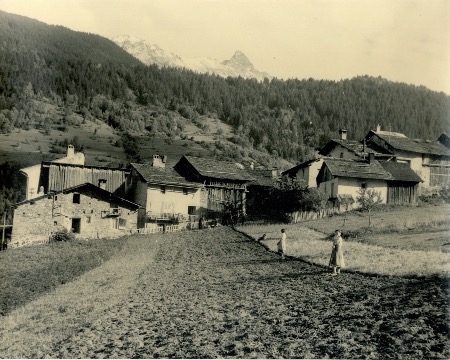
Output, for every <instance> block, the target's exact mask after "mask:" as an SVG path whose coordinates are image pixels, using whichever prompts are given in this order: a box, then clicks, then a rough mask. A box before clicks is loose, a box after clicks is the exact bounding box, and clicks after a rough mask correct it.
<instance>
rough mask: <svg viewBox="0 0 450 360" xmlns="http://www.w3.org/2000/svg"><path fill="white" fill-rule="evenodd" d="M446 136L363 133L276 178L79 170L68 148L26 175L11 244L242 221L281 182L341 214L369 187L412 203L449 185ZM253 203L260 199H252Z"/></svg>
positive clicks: (159, 164) (191, 166)
mask: <svg viewBox="0 0 450 360" xmlns="http://www.w3.org/2000/svg"><path fill="white" fill-rule="evenodd" d="M449 144H450V140H449V136H448V134H443V135H441V136H440V137H439V139H438V140H437V141H434V142H430V141H423V140H416V139H410V138H408V137H406V136H405V135H403V134H400V133H395V132H386V131H381V129H380V127H378V128H377V129H376V131H369V133H368V134H367V135H366V136H365V138H364V139H363V140H362V141H360V142H356V141H350V140H347V132H346V131H345V130H341V131H340V138H339V139H333V140H330V141H329V142H328V143H327V144H325V145H324V146H323V147H322V148H320V149H319V150H318V153H317V156H316V157H315V158H314V159H311V160H308V161H305V162H303V163H301V164H299V165H296V166H294V167H292V168H290V169H288V170H286V171H284V172H282V173H281V174H279V172H278V170H277V169H269V170H268V169H255V167H254V165H253V163H251V164H249V165H248V166H247V167H246V166H243V165H240V164H235V163H232V162H223V161H217V160H212V159H204V158H199V157H192V156H183V157H182V158H181V159H180V160H179V161H178V162H177V163H176V164H175V165H174V166H167V158H166V157H165V156H161V155H154V156H153V159H152V162H151V163H145V164H139V163H131V164H130V165H129V166H128V167H127V168H109V167H102V166H87V165H85V164H84V163H85V160H84V155H83V154H81V153H75V151H74V149H73V147H72V146H69V148H68V151H67V156H66V157H64V158H63V159H59V160H56V161H51V162H42V163H41V164H39V165H35V166H31V167H28V168H25V169H22V170H21V171H22V173H23V174H24V175H25V176H26V178H27V189H26V199H25V200H24V201H22V202H20V203H17V204H15V211H14V220H13V232H12V238H11V242H10V244H9V246H11V247H19V246H24V245H29V244H35V243H40V242H47V241H48V240H49V238H50V237H51V236H52V235H53V234H55V233H56V232H58V231H60V230H62V229H65V230H68V231H71V232H73V233H74V234H75V235H76V237H77V238H80V239H93V238H94V239H95V238H111V237H117V236H122V235H124V234H129V233H134V232H146V231H149V230H151V229H154V228H158V227H161V226H163V227H165V226H171V225H172V224H177V228H178V229H182V228H190V229H195V228H198V227H199V226H202V219H203V218H204V216H205V214H207V213H208V212H221V211H223V210H224V209H225V208H227V207H228V208H230V207H231V208H234V209H236V210H237V212H238V213H239V214H240V215H241V216H242V215H245V213H246V206H247V202H248V201H249V200H250V201H252V203H253V204H255V203H257V199H258V198H262V197H263V196H264V193H265V192H267V191H268V189H270V188H271V187H273V186H274V185H275V184H276V182H277V181H279V180H280V178H284V179H285V180H289V179H294V178H296V179H300V180H304V181H305V182H306V184H307V185H308V186H309V187H314V188H318V189H319V190H320V191H322V192H323V193H324V194H326V198H327V199H328V206H329V207H332V208H334V209H336V210H337V211H344V210H348V209H351V208H353V207H355V206H357V204H356V197H357V195H358V193H359V191H360V189H375V190H377V191H379V193H380V194H381V200H382V202H383V203H387V204H416V203H417V200H418V195H419V193H420V191H422V190H423V189H430V188H434V187H439V186H448V185H449V184H450V171H449V168H450V162H449V161H450V149H449ZM255 199H256V201H255Z"/></svg>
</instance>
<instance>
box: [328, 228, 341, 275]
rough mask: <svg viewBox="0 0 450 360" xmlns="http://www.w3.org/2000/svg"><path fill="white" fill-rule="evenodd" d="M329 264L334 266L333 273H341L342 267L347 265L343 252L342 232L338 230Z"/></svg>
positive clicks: (335, 234)
mask: <svg viewBox="0 0 450 360" xmlns="http://www.w3.org/2000/svg"><path fill="white" fill-rule="evenodd" d="M329 266H330V267H332V268H333V273H332V274H331V275H337V274H340V273H341V269H342V268H344V267H345V261H344V253H343V252H342V237H341V232H340V231H339V230H336V231H335V233H334V237H333V250H332V251H331V257H330V263H329Z"/></svg>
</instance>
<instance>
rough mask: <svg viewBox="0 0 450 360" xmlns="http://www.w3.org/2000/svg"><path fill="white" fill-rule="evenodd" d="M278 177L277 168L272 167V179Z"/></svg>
mask: <svg viewBox="0 0 450 360" xmlns="http://www.w3.org/2000/svg"><path fill="white" fill-rule="evenodd" d="M277 177H278V169H277V168H276V167H274V168H272V179H275V178H277Z"/></svg>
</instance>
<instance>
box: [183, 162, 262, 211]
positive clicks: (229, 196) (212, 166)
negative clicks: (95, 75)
mask: <svg viewBox="0 0 450 360" xmlns="http://www.w3.org/2000/svg"><path fill="white" fill-rule="evenodd" d="M174 169H175V170H176V171H177V173H178V174H180V175H181V176H183V177H184V178H185V179H186V180H188V181H192V182H198V183H201V184H204V185H205V187H206V190H207V208H208V210H212V211H223V210H224V209H225V207H226V206H229V205H231V206H233V207H234V208H235V209H238V210H239V212H240V213H241V214H245V211H246V210H245V207H246V192H247V184H248V183H249V182H250V181H251V180H253V177H252V176H250V175H249V174H248V173H247V172H246V171H245V170H243V169H240V168H239V167H238V166H237V165H236V164H234V163H232V162H225V161H217V160H214V159H204V158H199V157H193V156H183V157H182V158H181V159H180V160H179V161H178V163H177V164H176V165H175V166H174Z"/></svg>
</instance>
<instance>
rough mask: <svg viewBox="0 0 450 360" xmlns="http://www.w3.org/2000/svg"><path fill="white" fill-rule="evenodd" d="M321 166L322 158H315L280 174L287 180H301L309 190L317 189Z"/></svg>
mask: <svg viewBox="0 0 450 360" xmlns="http://www.w3.org/2000/svg"><path fill="white" fill-rule="evenodd" d="M322 164H323V157H317V158H314V159H310V160H307V161H305V162H303V163H301V164H298V165H296V166H294V167H292V168H290V169H288V170H285V171H283V172H282V173H281V175H282V176H283V177H287V178H289V179H297V180H303V181H304V182H305V184H306V185H307V186H308V187H309V188H315V187H317V175H319V170H320V168H321V167H322Z"/></svg>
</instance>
